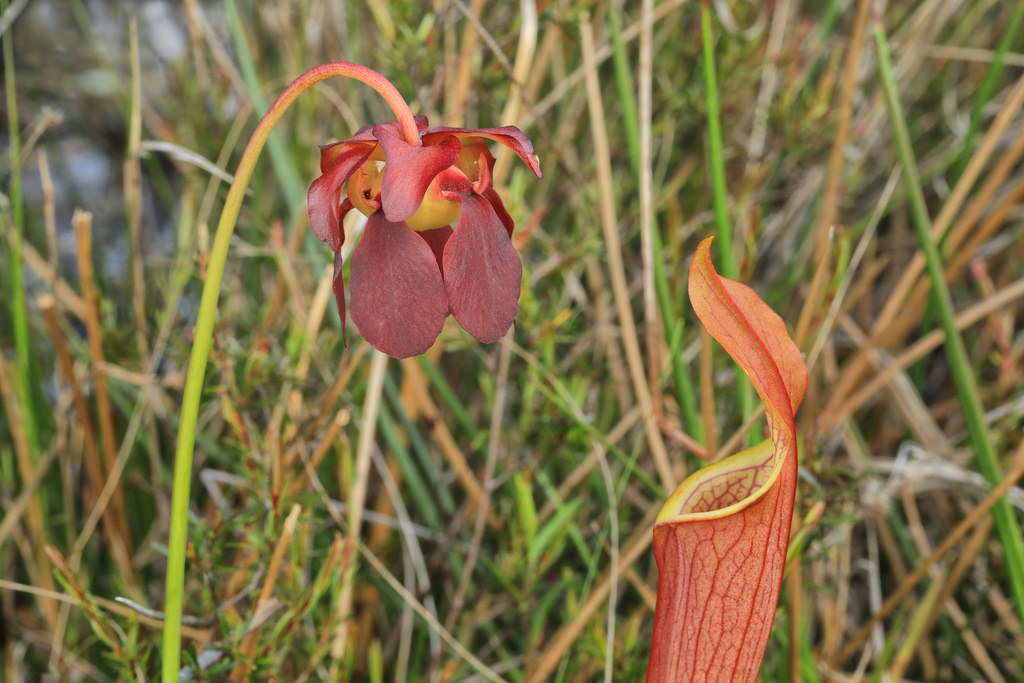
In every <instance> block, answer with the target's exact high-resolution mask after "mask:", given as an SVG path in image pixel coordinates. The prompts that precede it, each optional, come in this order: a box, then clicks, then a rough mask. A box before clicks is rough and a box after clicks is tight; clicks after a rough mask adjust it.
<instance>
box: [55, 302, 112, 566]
mask: <svg viewBox="0 0 1024 683" xmlns="http://www.w3.org/2000/svg"><path fill="white" fill-rule="evenodd" d="M36 303H37V305H38V306H39V311H40V313H42V315H43V320H44V321H45V322H46V329H47V331H48V332H49V334H50V340H51V341H52V342H53V348H54V351H55V353H56V355H57V367H58V369H59V371H60V374H61V375H62V376H63V377H64V380H65V381H66V382H67V383H68V388H69V389H70V390H71V403H72V405H73V406H74V408H75V414H76V415H77V417H78V425H79V428H80V429H81V430H82V463H83V465H84V466H85V472H86V476H87V478H88V481H89V488H87V489H86V500H87V501H88V504H89V505H93V504H95V502H96V500H97V499H98V498H99V495H100V491H102V490H103V484H104V480H105V478H106V477H105V475H104V474H103V465H102V463H101V462H100V454H99V446H98V444H97V442H96V430H95V429H94V428H93V423H92V412H91V411H90V410H89V403H88V401H86V399H85V394H84V393H83V391H82V386H81V384H80V383H79V381H78V377H77V376H76V375H75V368H74V360H73V359H72V357H71V352H70V351H69V350H68V346H67V343H66V342H65V340H64V332H63V331H62V330H61V327H60V320H59V315H60V313H59V311H58V309H57V300H56V299H55V298H54V297H53V296H52V295H50V294H44V295H42V296H40V297H39V299H38V300H37V302H36ZM114 515H115V511H114V509H113V508H112V507H107V508H106V509H105V510H104V511H103V515H102V521H103V527H104V532H105V533H106V534H107V536H108V537H110V538H112V537H114V536H116V535H117V534H119V533H120V529H119V526H118V523H117V519H116V517H115V516H114ZM113 557H114V558H115V560H118V569H119V571H121V572H122V573H126V575H129V576H130V575H131V574H132V572H131V566H130V565H128V564H125V563H124V560H125V559H126V558H125V557H124V556H123V555H122V554H121V553H114V554H113Z"/></svg>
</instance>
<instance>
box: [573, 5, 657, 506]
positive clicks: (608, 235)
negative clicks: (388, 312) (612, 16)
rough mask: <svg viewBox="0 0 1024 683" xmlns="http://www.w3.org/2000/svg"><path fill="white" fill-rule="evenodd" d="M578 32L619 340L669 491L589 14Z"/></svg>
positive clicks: (646, 429) (651, 442)
mask: <svg viewBox="0 0 1024 683" xmlns="http://www.w3.org/2000/svg"><path fill="white" fill-rule="evenodd" d="M580 36H581V45H582V48H583V58H584V60H585V61H586V62H588V63H593V64H595V68H593V69H591V70H589V71H587V73H586V83H587V104H588V108H589V110H590V132H591V137H592V140H593V143H594V158H595V160H596V162H597V183H598V189H599V192H600V195H601V198H600V214H601V216H600V218H601V229H602V231H603V232H604V239H605V245H606V247H607V250H606V252H607V255H608V269H609V271H610V273H611V279H612V290H613V292H614V295H615V307H616V310H617V311H618V316H619V325H620V327H621V328H622V344H623V346H624V347H625V351H626V364H627V365H628V366H629V374H630V378H631V379H632V383H633V393H634V394H635V395H636V399H637V403H639V404H640V408H641V410H642V411H643V414H644V430H645V432H646V434H647V444H648V447H649V448H650V450H651V456H652V458H653V459H654V466H655V469H656V470H657V471H658V476H659V477H660V478H661V485H662V487H663V488H664V489H665V491H669V492H670V491H672V490H674V489H675V487H676V479H675V475H674V474H673V472H672V465H671V463H669V459H668V450H667V449H666V448H665V442H664V441H663V440H662V437H661V431H660V430H659V429H658V424H657V421H656V419H655V415H654V406H653V404H652V402H651V394H650V387H648V386H647V379H646V377H645V371H644V362H643V357H642V356H641V353H640V342H639V341H638V339H637V332H636V323H635V322H634V321H633V311H632V308H631V307H630V302H629V285H628V283H627V281H626V271H625V265H624V264H623V260H622V243H621V241H620V239H619V232H618V231H619V227H618V219H617V218H616V211H615V186H614V183H613V182H612V168H611V150H610V148H609V144H608V130H607V127H606V126H605V119H604V105H603V104H602V102H601V88H600V83H599V82H598V76H597V70H596V64H597V61H596V60H595V59H594V37H593V29H592V27H591V25H590V20H589V19H588V18H584V19H582V20H581V21H580Z"/></svg>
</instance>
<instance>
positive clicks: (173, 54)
mask: <svg viewBox="0 0 1024 683" xmlns="http://www.w3.org/2000/svg"><path fill="white" fill-rule="evenodd" d="M14 9H15V10H18V9H19V8H18V7H17V6H15V7H14ZM13 16H14V19H13V23H12V29H11V30H12V35H13V37H14V53H15V69H16V78H17V81H16V82H17V91H18V115H19V123H20V128H21V131H22V135H21V143H22V162H23V167H22V188H23V196H24V204H25V214H26V222H25V226H26V238H27V240H28V241H29V243H30V244H31V245H33V246H34V247H35V248H36V249H37V250H38V251H40V252H41V253H44V252H45V251H46V238H45V228H44V203H45V202H46V201H47V197H48V196H51V193H48V192H46V191H45V190H46V188H45V187H44V184H46V183H49V184H50V185H51V187H52V201H53V207H54V209H55V215H56V228H57V235H58V241H57V244H58V252H59V253H58V256H59V264H60V267H61V268H62V270H63V271H64V272H65V273H72V274H73V273H74V270H75V250H74V243H73V238H72V234H71V216H72V213H73V212H74V210H75V209H76V208H82V209H85V210H88V211H90V212H91V213H92V214H93V217H94V222H93V226H94V231H95V244H96V245H97V246H96V253H95V261H96V268H97V270H98V272H99V274H100V276H101V277H105V278H107V279H109V281H110V282H109V284H110V286H111V287H113V288H115V289H116V288H119V287H121V282H122V281H125V280H126V277H125V276H126V274H127V266H128V263H129V258H130V244H129V238H128V232H127V222H126V205H125V189H126V188H125V186H124V183H125V180H124V174H123V164H124V161H125V159H126V157H127V154H128V143H129V139H128V130H129V121H128V116H129V113H130V102H131V85H132V82H131V62H130V49H129V25H130V22H131V21H132V20H133V19H134V20H135V21H136V22H137V24H138V36H139V52H138V59H139V66H140V85H141V98H142V99H141V102H142V117H143V132H142V140H144V141H145V140H147V139H151V138H154V137H159V135H160V131H159V130H155V131H154V130H151V129H150V125H152V126H154V127H156V126H159V125H160V121H161V117H160V115H159V114H157V113H156V112H158V111H159V110H160V108H161V103H162V101H164V100H166V99H167V98H173V97H174V92H173V88H171V89H169V88H168V85H169V84H171V83H173V82H174V81H175V80H176V79H177V78H178V77H176V76H175V74H176V73H178V72H180V71H181V70H182V68H183V66H184V65H185V60H187V57H188V44H189V37H188V25H187V18H186V16H185V14H184V8H183V5H182V3H179V2H172V1H170V0H145V1H128V0H125V1H119V0H115V1H111V0H34V1H32V2H29V3H27V4H26V5H24V6H23V7H22V8H21V11H20V12H17V13H13ZM5 119H6V112H5ZM7 130H8V126H7V125H6V121H5V125H4V126H3V135H4V138H3V139H4V144H5V146H9V143H10V141H9V139H8V138H7ZM41 154H45V157H46V159H45V162H44V163H45V167H48V171H49V177H48V178H45V177H44V171H45V167H44V166H41V162H42V160H41ZM177 178H178V172H177V170H176V167H175V165H174V162H173V161H171V160H170V159H168V158H166V156H165V155H162V154H159V153H154V152H149V153H148V158H145V159H144V160H143V168H142V173H141V178H140V183H139V187H138V191H139V196H140V198H141V203H142V214H141V224H140V229H141V235H142V242H143V244H144V251H143V253H144V259H145V260H146V261H147V262H152V261H153V260H158V259H163V258H166V257H168V256H169V255H170V254H171V253H172V252H173V249H174V247H175V237H174V231H173V228H172V226H173V222H174V220H176V217H175V216H174V215H173V213H174V210H175V208H174V205H173V203H172V202H170V201H168V200H170V199H171V198H172V197H173V195H174V191H175V188H176V187H177V186H178V183H177ZM29 276H31V273H29ZM69 279H73V276H72V277H71V278H69Z"/></svg>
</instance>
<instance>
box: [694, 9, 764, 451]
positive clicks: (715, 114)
mask: <svg viewBox="0 0 1024 683" xmlns="http://www.w3.org/2000/svg"><path fill="white" fill-rule="evenodd" d="M700 35H701V42H702V44H703V48H704V87H705V89H706V91H707V92H706V93H705V96H706V97H707V105H708V159H709V163H710V165H711V189H712V198H713V203H714V208H715V227H716V232H715V235H716V236H717V239H716V240H715V242H717V243H718V253H719V260H720V261H721V266H720V267H721V270H722V275H724V276H726V277H727V278H730V279H732V280H735V279H737V277H738V274H739V269H738V268H737V267H736V262H735V260H734V257H733V253H732V223H731V221H730V220H729V208H728V206H727V204H726V184H725V160H724V155H723V154H722V124H721V122H720V121H719V116H720V114H719V108H718V78H717V76H716V75H715V41H714V37H713V36H712V35H711V8H710V7H709V6H708V1H707V0H701V3H700ZM737 374H738V375H739V383H740V409H741V410H742V413H743V421H744V422H746V421H747V418H749V417H750V416H751V415H753V414H754V410H755V409H756V407H755V403H754V388H753V387H752V386H751V385H750V383H749V382H747V381H746V380H745V379H743V373H737ZM758 441H760V436H759V435H758V433H757V432H756V431H755V430H751V431H750V433H749V434H748V435H747V446H753V445H754V444H756V443H757V442H758Z"/></svg>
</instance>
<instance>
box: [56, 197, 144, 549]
mask: <svg viewBox="0 0 1024 683" xmlns="http://www.w3.org/2000/svg"><path fill="white" fill-rule="evenodd" d="M71 223H72V225H73V226H74V229H75V240H76V242H75V245H76V248H77V250H78V276H79V278H80V280H81V283H82V300H83V301H84V302H85V326H86V330H87V332H88V337H89V355H90V356H91V357H92V364H93V373H92V374H93V384H94V386H95V391H96V414H97V415H98V416H99V423H100V438H101V442H102V450H101V452H102V454H103V463H104V468H105V470H104V473H105V475H111V474H112V473H113V472H114V471H115V461H116V460H117V437H116V436H115V431H114V416H113V413H112V411H111V406H110V394H109V392H108V391H107V376H106V373H105V372H104V371H103V369H102V367H101V366H102V365H103V363H104V357H103V328H102V326H101V325H100V313H99V299H98V295H97V293H96V282H95V278H94V277H93V269H92V214H91V213H89V212H87V211H80V210H79V211H75V214H74V216H73V217H72V219H71ZM110 505H111V506H112V507H113V516H114V519H115V520H116V524H117V528H118V530H119V534H120V541H121V543H122V545H123V546H124V549H125V553H126V554H127V555H128V556H129V557H131V555H132V539H131V534H130V533H129V531H128V525H127V522H126V517H125V514H124V499H123V497H122V496H121V487H120V483H119V482H118V483H116V484H115V486H114V495H113V496H112V497H111V500H110ZM107 541H108V543H109V542H112V541H113V539H111V538H108V539H107Z"/></svg>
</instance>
